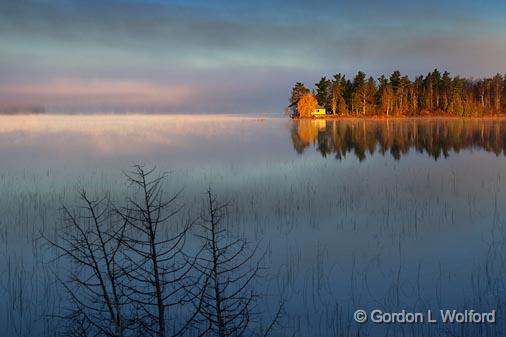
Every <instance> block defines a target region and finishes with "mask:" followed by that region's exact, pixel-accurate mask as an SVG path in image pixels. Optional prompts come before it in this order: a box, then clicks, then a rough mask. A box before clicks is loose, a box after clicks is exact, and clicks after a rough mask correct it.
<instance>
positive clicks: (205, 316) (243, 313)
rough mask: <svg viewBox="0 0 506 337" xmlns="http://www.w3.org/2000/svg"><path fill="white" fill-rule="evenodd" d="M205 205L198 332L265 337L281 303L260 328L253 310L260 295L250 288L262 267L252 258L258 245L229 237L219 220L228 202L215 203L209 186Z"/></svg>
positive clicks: (258, 317) (200, 265)
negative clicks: (251, 245)
mask: <svg viewBox="0 0 506 337" xmlns="http://www.w3.org/2000/svg"><path fill="white" fill-rule="evenodd" d="M206 206H207V207H206V208H205V210H204V211H203V212H202V215H201V224H200V226H201V228H202V234H198V236H199V237H200V238H201V239H202V241H203V252H202V254H201V255H200V256H199V257H198V258H197V263H196V268H197V269H198V270H199V272H200V273H201V274H202V275H204V277H203V281H204V283H203V291H202V301H201V302H199V308H200V309H199V311H200V316H201V317H200V323H201V324H202V325H203V326H204V328H203V332H202V334H203V335H206V336H218V337H228V336H236V337H240V336H267V335H268V334H269V333H270V332H271V331H272V329H273V328H274V326H275V325H276V324H277V323H278V320H279V318H280V315H281V311H282V307H283V305H282V303H280V305H279V307H278V310H277V312H276V314H275V317H274V319H273V320H272V321H271V322H270V323H269V324H268V325H267V326H266V327H264V328H263V329H262V328H261V327H260V326H261V324H260V322H259V320H260V318H261V315H260V313H258V312H257V311H256V309H257V308H256V304H257V301H258V300H259V298H260V297H262V296H261V295H260V294H259V293H257V292H256V291H255V289H254V282H255V281H256V279H257V278H258V276H259V271H260V270H261V269H262V266H261V261H262V258H259V259H255V255H256V253H257V247H258V245H257V246H255V247H254V248H253V249H250V247H249V244H248V242H247V241H246V240H245V239H243V238H233V237H232V236H231V234H230V233H229V232H228V231H227V229H226V227H225V225H224V223H223V222H224V220H225V218H226V216H227V207H228V205H227V204H222V203H219V202H218V201H217V198H216V196H214V195H213V194H212V192H211V190H210V189H209V190H208V191H207V201H206ZM196 297H197V296H196ZM253 323H255V326H253Z"/></svg>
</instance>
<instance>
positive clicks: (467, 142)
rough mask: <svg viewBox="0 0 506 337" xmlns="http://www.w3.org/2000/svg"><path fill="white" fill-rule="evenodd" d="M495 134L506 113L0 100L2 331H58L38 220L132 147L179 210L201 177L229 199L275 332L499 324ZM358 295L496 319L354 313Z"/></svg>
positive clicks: (52, 230)
mask: <svg viewBox="0 0 506 337" xmlns="http://www.w3.org/2000/svg"><path fill="white" fill-rule="evenodd" d="M505 151H506V119H501V118H488V119H471V118H469V119H457V118H455V119H453V118H447V119H445V118H433V119H428V118H425V119H409V118H404V119H389V120H375V119H370V120H365V119H364V120H362V119H360V120H352V119H343V120H328V121H325V120H300V121H292V120H289V119H288V118H285V117H277V116H271V115H263V116H245V115H188V116H186V115H33V116H32V115H29V116H0V158H1V162H0V215H1V217H0V272H1V275H0V303H1V306H0V326H1V327H3V332H2V335H3V336H6V337H10V336H37V337H40V336H54V335H55V331H56V330H57V329H58V325H59V323H58V322H59V319H58V317H55V316H58V314H59V313H61V312H62V310H64V309H65V306H67V305H68V304H69V302H68V301H67V300H66V298H65V294H64V291H63V290H62V286H61V285H60V284H59V283H58V282H57V280H56V276H55V275H58V273H59V271H61V269H60V267H59V263H61V262H59V261H56V262H55V261H54V257H55V255H54V254H55V253H54V252H53V251H52V250H51V249H49V248H48V247H47V243H46V242H45V240H44V239H43V238H42V236H46V237H50V238H54V237H56V236H57V234H58V231H59V229H60V228H61V223H62V216H61V206H62V205H67V206H69V207H74V206H76V205H78V202H79V201H78V191H79V190H80V189H86V190H87V191H89V193H90V194H91V195H96V196H100V195H103V194H110V195H111V196H112V198H113V199H114V200H121V199H122V198H124V197H125V195H126V193H127V190H128V185H127V184H126V183H125V179H124V176H123V174H122V170H128V169H129V168H130V167H132V165H135V164H142V165H145V166H146V167H156V169H157V171H159V172H167V173H168V179H167V182H166V186H165V188H166V189H167V190H169V191H178V190H180V189H182V194H181V196H180V202H181V204H184V205H185V207H188V209H189V212H195V213H198V212H199V210H200V209H201V207H202V205H203V200H204V198H205V191H206V189H207V188H208V187H209V186H210V187H211V188H212V189H213V191H214V193H215V194H216V195H217V197H218V198H219V199H220V200H223V201H226V202H229V203H230V212H229V217H228V219H227V222H228V226H229V229H230V231H231V232H232V233H233V234H234V235H236V236H240V237H244V238H247V239H248V241H250V242H252V243H255V244H256V243H258V244H259V247H260V250H261V251H263V252H265V253H266V254H265V259H264V263H265V265H266V266H267V267H269V268H268V269H267V270H266V271H264V272H263V273H264V274H265V275H264V277H262V278H261V280H259V281H258V282H257V285H256V286H257V287H258V289H261V292H262V293H265V294H268V296H266V297H265V298H262V301H260V302H259V305H258V307H257V308H256V310H258V311H260V312H262V313H265V316H266V317H269V316H271V315H272V314H273V308H274V307H275V305H274V304H275V303H277V301H278V300H279V299H280V298H284V301H285V309H284V314H283V315H282V319H281V323H282V324H281V326H280V327H278V328H277V329H276V330H274V331H273V334H272V335H273V336H424V337H426V336H470V337H476V336H503V331H506V319H505V318H504V310H503V308H504V307H503V304H504V297H503V296H502V295H503V294H504V291H505V290H506V283H505V281H504V280H505V276H506V249H505V248H506V247H505V243H506V241H505V239H506V229H505V224H506V156H505ZM358 309H364V310H366V312H370V311H371V310H373V309H379V310H382V311H384V312H399V311H402V310H407V311H411V312H426V311H427V310H433V311H434V312H439V310H444V309H455V310H462V311H463V310H465V309H472V310H475V311H483V312H488V311H491V310H496V312H497V322H496V323H495V324H477V323H475V324H473V323H468V324H443V323H435V324H430V323H424V324H375V323H373V322H370V321H369V322H366V323H363V324H359V323H357V322H355V321H354V319H353V313H354V312H355V311H356V310H358ZM266 320H267V318H266ZM263 323H265V322H263ZM258 324H260V323H258Z"/></svg>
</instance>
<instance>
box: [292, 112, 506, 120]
mask: <svg viewBox="0 0 506 337" xmlns="http://www.w3.org/2000/svg"><path fill="white" fill-rule="evenodd" d="M291 119H292V120H294V121H297V120H377V121H387V120H413V119H414V120H424V119H427V120H429V119H432V120H434V119H440V120H445V119H447V120H457V119H464V120H465V119H470V120H472V119H506V113H505V114H488V115H482V116H444V115H418V116H374V115H370V116H351V115H348V116H343V115H341V116H333V115H328V116H324V117H320V116H318V117H313V116H311V117H292V118H291Z"/></svg>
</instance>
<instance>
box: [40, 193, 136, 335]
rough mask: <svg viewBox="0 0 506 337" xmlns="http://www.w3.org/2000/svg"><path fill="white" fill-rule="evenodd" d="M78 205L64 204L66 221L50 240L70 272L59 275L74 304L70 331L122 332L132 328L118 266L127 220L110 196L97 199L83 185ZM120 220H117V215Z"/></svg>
mask: <svg viewBox="0 0 506 337" xmlns="http://www.w3.org/2000/svg"><path fill="white" fill-rule="evenodd" d="M80 199H81V201H82V202H83V204H82V205H81V206H79V207H78V208H77V211H71V210H70V209H69V208H67V207H66V206H63V208H62V212H63V217H64V227H63V229H62V231H61V232H60V233H59V234H58V235H57V238H56V240H54V241H52V240H50V239H48V238H46V240H47V241H48V242H49V243H50V245H51V246H53V247H56V248H57V249H58V250H59V252H60V254H59V255H58V256H57V259H58V260H59V259H61V258H65V259H66V261H64V262H63V263H64V265H66V266H67V267H66V268H68V270H66V272H68V275H69V276H68V277H66V278H64V279H62V278H59V280H60V281H61V283H62V284H63V286H64V288H65V289H66V291H67V293H68V295H69V298H70V301H71V303H72V307H71V308H68V312H67V313H65V314H64V316H63V317H64V318H65V319H66V320H67V322H69V323H70V324H68V325H67V326H68V329H67V331H66V334H67V335H70V336H111V337H123V336H125V332H126V331H127V330H128V329H129V320H128V318H127V316H126V312H125V311H126V309H125V308H126V306H127V305H128V304H129V302H130V301H129V299H128V298H127V297H126V296H125V294H124V293H123V291H122V290H121V288H122V283H123V279H124V277H125V275H124V273H123V271H122V268H121V266H120V264H121V262H120V254H119V252H120V250H121V248H122V244H121V242H122V238H123V235H124V232H125V228H126V227H125V225H126V223H125V222H124V221H121V219H120V218H117V217H114V216H113V214H112V213H111V209H110V207H109V200H108V199H107V198H103V199H99V200H94V199H91V198H89V197H88V195H87V193H86V192H85V191H82V192H80ZM118 220H119V221H118Z"/></svg>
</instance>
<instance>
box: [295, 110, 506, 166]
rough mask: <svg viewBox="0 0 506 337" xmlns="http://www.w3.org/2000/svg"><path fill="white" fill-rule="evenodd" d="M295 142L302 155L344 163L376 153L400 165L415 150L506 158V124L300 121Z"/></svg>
mask: <svg viewBox="0 0 506 337" xmlns="http://www.w3.org/2000/svg"><path fill="white" fill-rule="evenodd" d="M291 137H292V142H293V146H294V148H295V150H296V151H297V153H299V154H302V153H303V152H304V150H305V149H306V148H307V147H309V146H311V144H314V145H315V147H316V149H317V150H318V151H319V152H320V153H321V155H322V156H323V157H326V156H327V155H329V154H334V155H335V157H336V159H340V160H341V159H343V158H344V157H346V154H347V153H351V152H353V153H354V154H355V156H356V157H357V158H358V159H359V160H360V161H362V160H364V159H365V158H366V154H367V153H369V154H371V155H372V154H374V153H375V152H376V151H378V152H379V153H381V154H382V155H384V154H385V153H387V152H390V154H391V155H392V156H393V157H394V158H395V159H396V160H399V159H400V158H401V156H402V155H403V154H406V153H408V152H409V151H410V149H411V148H414V149H416V150H417V151H418V152H420V153H427V154H429V155H430V156H431V157H433V158H434V159H435V160H437V159H439V158H440V157H441V155H443V156H444V157H448V156H449V153H450V152H451V151H453V152H459V151H460V150H462V149H474V148H478V149H484V150H485V151H487V152H493V153H495V154H496V155H499V154H501V153H505V154H506V120H492V119H488V120H487V119H442V118H441V119H394V120H340V121H336V120H299V121H295V122H294V123H293V126H292V132H291Z"/></svg>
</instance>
